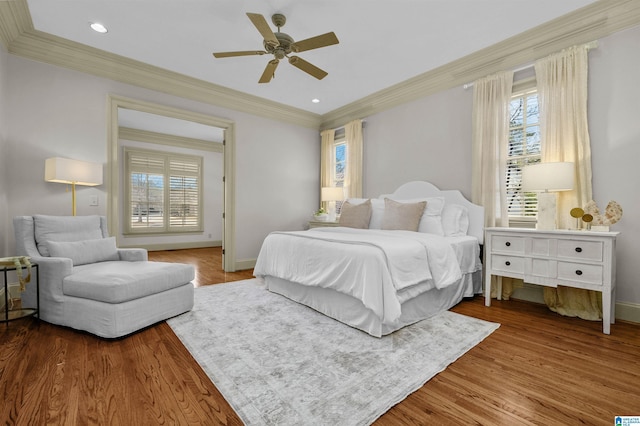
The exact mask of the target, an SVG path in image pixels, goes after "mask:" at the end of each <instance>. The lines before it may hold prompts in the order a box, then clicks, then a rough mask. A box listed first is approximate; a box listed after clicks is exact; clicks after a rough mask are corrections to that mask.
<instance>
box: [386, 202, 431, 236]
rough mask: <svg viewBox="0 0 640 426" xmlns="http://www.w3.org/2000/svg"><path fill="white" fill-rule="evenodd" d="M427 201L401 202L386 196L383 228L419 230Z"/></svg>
mask: <svg viewBox="0 0 640 426" xmlns="http://www.w3.org/2000/svg"><path fill="white" fill-rule="evenodd" d="M425 207H427V202H426V201H420V202H418V203H400V202H398V201H394V200H391V199H389V198H385V200H384V217H383V218H382V229H389V230H405V231H417V230H418V226H419V225H420V219H421V218H422V213H423V212H424V209H425Z"/></svg>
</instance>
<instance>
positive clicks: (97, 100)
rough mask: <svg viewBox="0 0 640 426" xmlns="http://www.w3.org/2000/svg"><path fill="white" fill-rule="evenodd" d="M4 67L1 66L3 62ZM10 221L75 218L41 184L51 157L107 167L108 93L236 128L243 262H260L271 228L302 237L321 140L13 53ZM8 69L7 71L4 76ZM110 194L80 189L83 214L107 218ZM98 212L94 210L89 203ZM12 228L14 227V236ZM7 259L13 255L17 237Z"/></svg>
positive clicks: (58, 195)
mask: <svg viewBox="0 0 640 426" xmlns="http://www.w3.org/2000/svg"><path fill="white" fill-rule="evenodd" d="M0 65H1V64H0ZM3 68H4V69H5V70H8V79H9V81H10V84H9V85H8V87H7V90H6V91H5V92H6V95H5V96H4V97H3V99H2V103H3V104H4V106H5V107H6V108H7V120H6V122H8V123H9V126H8V128H7V133H6V134H7V137H6V140H5V142H4V143H3V148H4V149H5V151H6V160H5V164H6V167H7V171H6V172H7V174H6V175H7V176H8V177H7V184H8V185H9V188H8V190H7V193H8V199H9V200H10V202H9V203H8V204H9V206H8V215H9V216H10V217H13V216H16V215H31V214H37V213H41V214H55V215H64V214H69V212H70V204H71V201H70V194H68V193H66V192H65V185H61V184H54V183H47V182H44V160H45V159H46V158H48V157H51V156H67V157H71V158H76V159H81V160H89V161H96V162H101V163H105V162H106V159H107V152H106V147H107V122H106V120H107V112H106V105H107V95H108V94H116V95H121V96H125V97H128V98H133V99H138V100H143V101H148V102H154V103H158V104H162V105H169V106H172V107H176V108H181V109H186V110H191V111H195V112H199V113H204V114H209V115H212V116H216V117H220V118H224V119H227V120H233V121H234V122H235V123H236V157H237V163H236V257H237V259H238V260H243V259H255V258H256V257H257V255H258V252H259V250H260V247H261V245H262V240H263V238H264V236H265V235H266V234H267V233H268V232H269V231H271V230H273V229H302V225H303V224H304V222H305V220H306V219H307V217H308V216H309V212H311V211H313V210H314V209H315V208H316V207H317V204H318V186H319V184H318V182H319V157H320V154H319V142H318V132H317V131H316V130H311V129H307V128H303V127H299V126H295V125H291V124H286V123H282V122H275V121H272V120H268V119H263V118H259V117H255V116H252V115H250V114H245V113H239V112H236V111H232V110H227V109H224V108H220V107H215V106H212V105H207V104H202V103H198V102H194V101H190V100H187V99H182V98H178V97H175V96H169V95H165V94H163V93H159V92H154V91H150V90H146V89H141V88H138V87H134V86H130V85H126V84H122V83H118V82H114V81H111V80H107V79H103V78H98V77H94V76H91V75H87V74H83V73H80V72H76V71H70V70H67V69H64V68H60V67H56V66H52V65H48V64H43V63H39V62H34V61H31V60H28V59H24V58H20V57H17V56H14V55H8V65H7V66H5V67H3ZM1 69H2V68H0V70H1ZM105 189H106V188H105V186H101V187H95V188H80V189H79V190H78V214H79V215H87V214H106V194H105ZM94 194H96V195H98V196H99V198H100V205H99V206H98V207H89V205H88V204H89V202H88V200H89V196H90V195H94ZM7 228H9V229H7ZM0 230H1V231H0V232H1V233H2V234H6V233H7V232H9V233H10V234H11V235H10V238H8V240H9V244H8V248H7V249H6V251H7V252H8V253H10V252H11V251H12V249H13V244H14V239H13V229H12V228H11V227H10V225H7V224H0Z"/></svg>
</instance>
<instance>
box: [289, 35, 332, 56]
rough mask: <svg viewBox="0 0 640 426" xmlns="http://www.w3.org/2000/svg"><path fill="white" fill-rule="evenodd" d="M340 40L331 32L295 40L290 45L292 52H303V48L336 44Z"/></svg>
mask: <svg viewBox="0 0 640 426" xmlns="http://www.w3.org/2000/svg"><path fill="white" fill-rule="evenodd" d="M338 43H340V41H339V40H338V37H336V35H335V34H334V33H333V32H330V33H326V34H322V35H319V36H315V37H311V38H308V39H305V40H300V41H296V42H295V43H293V44H292V45H291V50H293V51H294V52H304V51H305V50H311V49H318V48H320V47H325V46H331V45H332V44H338Z"/></svg>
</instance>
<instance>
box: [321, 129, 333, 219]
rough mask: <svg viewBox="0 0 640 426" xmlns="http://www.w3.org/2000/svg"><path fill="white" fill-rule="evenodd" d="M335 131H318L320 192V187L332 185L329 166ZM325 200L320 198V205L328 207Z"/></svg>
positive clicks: (331, 159)
mask: <svg viewBox="0 0 640 426" xmlns="http://www.w3.org/2000/svg"><path fill="white" fill-rule="evenodd" d="M335 134H336V131H335V130H334V129H327V130H323V131H322V132H320V190H321V191H320V192H322V187H326V186H333V182H331V167H332V166H333V143H334V139H335ZM326 204H327V202H322V200H320V206H321V207H323V208H324V209H325V210H326V209H328V206H327V205H326Z"/></svg>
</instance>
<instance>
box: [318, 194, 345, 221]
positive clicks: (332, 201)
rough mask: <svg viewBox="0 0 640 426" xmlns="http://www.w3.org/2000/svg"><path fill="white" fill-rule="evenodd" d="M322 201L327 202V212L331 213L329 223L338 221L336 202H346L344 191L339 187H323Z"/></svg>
mask: <svg viewBox="0 0 640 426" xmlns="http://www.w3.org/2000/svg"><path fill="white" fill-rule="evenodd" d="M320 200H321V201H326V202H327V210H328V212H329V221H331V222H333V221H335V220H336V201H343V200H344V189H343V188H339V187H330V186H324V187H322V191H321V194H320Z"/></svg>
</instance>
